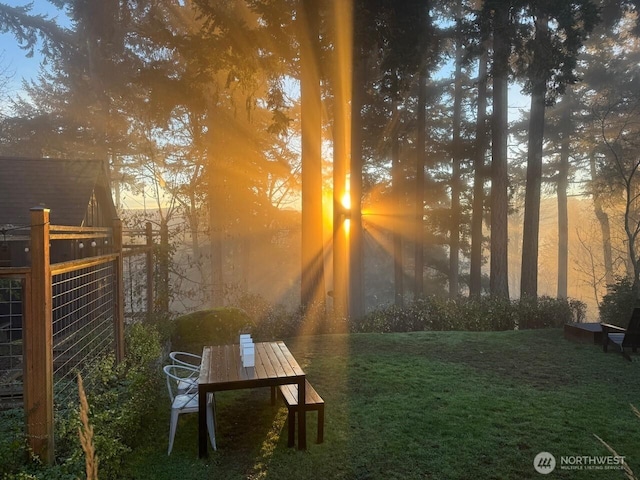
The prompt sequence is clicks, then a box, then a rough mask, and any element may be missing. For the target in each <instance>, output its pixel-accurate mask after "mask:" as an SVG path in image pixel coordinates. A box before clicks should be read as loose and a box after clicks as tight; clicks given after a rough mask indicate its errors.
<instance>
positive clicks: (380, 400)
mask: <svg viewBox="0 0 640 480" xmlns="http://www.w3.org/2000/svg"><path fill="white" fill-rule="evenodd" d="M287 345H288V346H289V348H290V350H291V351H292V352H293V354H294V355H295V357H296V359H297V360H298V361H299V363H300V364H301V365H302V366H303V368H304V369H305V372H306V373H307V377H308V379H309V380H310V381H311V383H312V384H313V385H314V386H315V387H316V389H317V390H318V392H319V393H320V395H322V396H323V398H324V399H325V402H326V412H325V417H326V418H325V440H324V443H323V444H320V445H318V444H316V443H315V434H316V414H315V412H311V413H308V414H307V424H308V442H307V443H308V447H309V448H308V450H307V451H305V452H301V451H298V450H296V449H290V448H287V438H286V437H287V433H286V425H285V420H286V410H285V408H284V407H283V406H282V404H281V402H278V405H277V406H271V405H270V402H269V389H267V388H265V389H254V390H246V391H233V392H222V393H219V394H216V400H217V421H218V428H217V441H218V451H217V452H213V451H211V452H210V454H209V458H208V459H207V460H206V461H203V460H199V459H198V448H197V419H196V416H195V415H191V416H186V417H185V416H183V418H182V419H181V421H180V424H179V426H178V431H177V435H176V443H175V445H174V449H173V452H172V454H171V456H169V457H168V456H167V453H166V451H167V439H168V431H169V401H168V398H167V397H166V396H159V397H158V399H157V403H158V414H157V416H156V419H155V421H154V422H153V423H151V424H150V425H149V428H148V431H147V434H146V435H145V436H144V438H141V439H140V442H139V446H138V447H137V448H136V449H135V450H134V451H133V453H132V454H130V455H129V456H127V458H126V459H125V462H126V464H127V468H128V470H129V471H130V477H131V478H135V479H153V480H163V479H167V480H169V479H171V480H174V479H181V480H189V479H204V478H212V479H213V478H215V479H225V480H230V479H241V478H242V479H262V478H265V479H274V480H275V479H277V480H286V479H295V480H300V479H312V478H313V479H315V478H318V479H349V480H352V479H353V480H355V479H362V480H364V479H384V480H388V479H438V480H440V479H443V480H445V479H527V478H535V479H538V478H563V479H582V478H594V479H608V478H611V479H622V478H625V477H624V474H623V472H621V471H620V470H614V471H612V470H606V471H603V470H582V471H578V470H566V469H561V468H560V459H561V457H562V456H565V457H568V456H590V457H591V456H607V455H609V452H608V451H607V450H606V449H605V447H604V446H603V445H602V444H601V443H599V442H598V440H597V439H596V438H595V437H594V434H597V435H598V436H599V437H601V438H602V439H604V440H605V441H607V442H608V443H609V445H611V446H612V447H613V448H614V449H615V450H616V451H617V452H618V454H620V455H624V456H625V457H626V460H627V462H628V464H629V466H630V467H631V468H632V469H633V470H634V471H635V473H636V475H639V476H640V419H639V418H637V417H636V416H635V415H634V414H633V412H632V410H631V407H630V404H633V405H635V406H637V407H639V408H640V357H639V356H638V355H635V358H634V362H631V363H630V362H628V361H626V360H624V359H623V357H622V356H621V355H620V354H616V353H613V352H610V353H608V354H605V353H603V352H602V350H601V349H600V348H598V347H597V346H594V345H586V344H577V343H573V342H570V341H567V340H565V339H564V338H563V335H562V331H561V330H556V329H554V330H529V331H518V332H488V333H473V332H416V333H405V334H355V335H324V336H317V337H299V338H295V339H291V340H289V341H287ZM541 451H547V452H551V453H552V454H553V455H554V456H555V458H556V461H557V467H556V469H555V471H554V472H552V473H551V474H550V475H547V476H541V475H540V474H539V473H537V472H536V471H535V470H534V468H533V459H534V457H535V456H536V454H538V453H539V452H541ZM99 453H100V452H98V455H99Z"/></svg>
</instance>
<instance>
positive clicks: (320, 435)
mask: <svg viewBox="0 0 640 480" xmlns="http://www.w3.org/2000/svg"><path fill="white" fill-rule="evenodd" d="M317 441H318V443H322V442H323V441H324V405H320V408H318V440H317Z"/></svg>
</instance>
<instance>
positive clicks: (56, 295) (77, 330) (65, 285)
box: [52, 260, 116, 405]
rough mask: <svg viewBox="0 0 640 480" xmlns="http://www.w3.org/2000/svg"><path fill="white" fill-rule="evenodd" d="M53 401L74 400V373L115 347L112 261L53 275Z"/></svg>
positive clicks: (114, 284)
mask: <svg viewBox="0 0 640 480" xmlns="http://www.w3.org/2000/svg"><path fill="white" fill-rule="evenodd" d="M52 290H53V295H52V302H53V308H52V313H53V382H54V383H53V387H54V396H55V403H56V404H57V405H65V404H66V403H68V402H69V401H70V400H75V395H76V394H77V391H76V384H75V380H76V373H77V372H80V373H81V374H82V375H83V377H90V376H91V375H89V373H90V372H89V371H88V369H90V368H91V367H92V366H94V365H95V364H96V361H97V360H98V359H100V358H102V357H104V356H105V355H108V354H110V353H113V352H114V349H115V329H114V324H115V323H114V322H115V301H116V278H115V264H114V261H113V260H109V261H105V262H103V263H99V264H97V265H93V266H90V267H82V268H78V269H77V270H72V271H69V272H65V273H60V274H54V275H53V276H52Z"/></svg>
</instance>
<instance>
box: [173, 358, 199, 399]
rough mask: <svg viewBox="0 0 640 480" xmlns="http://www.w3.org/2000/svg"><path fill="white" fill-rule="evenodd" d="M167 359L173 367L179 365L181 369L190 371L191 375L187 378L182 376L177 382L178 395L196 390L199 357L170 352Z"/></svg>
mask: <svg viewBox="0 0 640 480" xmlns="http://www.w3.org/2000/svg"><path fill="white" fill-rule="evenodd" d="M169 358H170V359H171V363H172V364H173V365H181V366H183V367H186V368H189V369H192V373H191V374H190V375H188V376H184V377H183V378H182V379H181V380H180V381H179V382H178V392H179V393H189V392H190V391H191V390H197V389H198V376H199V375H200V361H201V358H202V357H200V355H196V354H195V353H189V352H171V353H169Z"/></svg>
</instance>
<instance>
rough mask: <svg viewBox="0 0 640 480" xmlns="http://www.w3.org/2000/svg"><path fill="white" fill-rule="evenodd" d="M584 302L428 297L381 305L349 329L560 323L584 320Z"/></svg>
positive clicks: (484, 328)
mask: <svg viewBox="0 0 640 480" xmlns="http://www.w3.org/2000/svg"><path fill="white" fill-rule="evenodd" d="M585 311H586V306H585V305H584V303H582V302H579V301H576V300H571V301H567V300H561V299H554V298H550V297H541V298H539V299H538V301H519V300H516V301H510V300H508V299H503V298H498V297H489V296H487V297H481V298H463V297H459V298H456V299H450V298H447V297H437V296H433V297H428V298H425V299H420V300H418V301H416V302H414V303H412V304H410V305H409V306H407V307H404V308H399V307H397V306H395V305H391V306H383V307H381V308H378V309H376V310H374V311H373V312H370V313H369V314H367V315H365V316H364V318H362V319H356V320H354V321H352V322H351V324H350V330H351V331H352V332H380V333H386V332H408V331H418V330H434V331H438V330H467V331H495V330H513V329H514V328H516V327H518V328H548V327H560V326H562V325H564V324H565V323H566V322H571V321H579V320H583V319H584V317H585Z"/></svg>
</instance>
